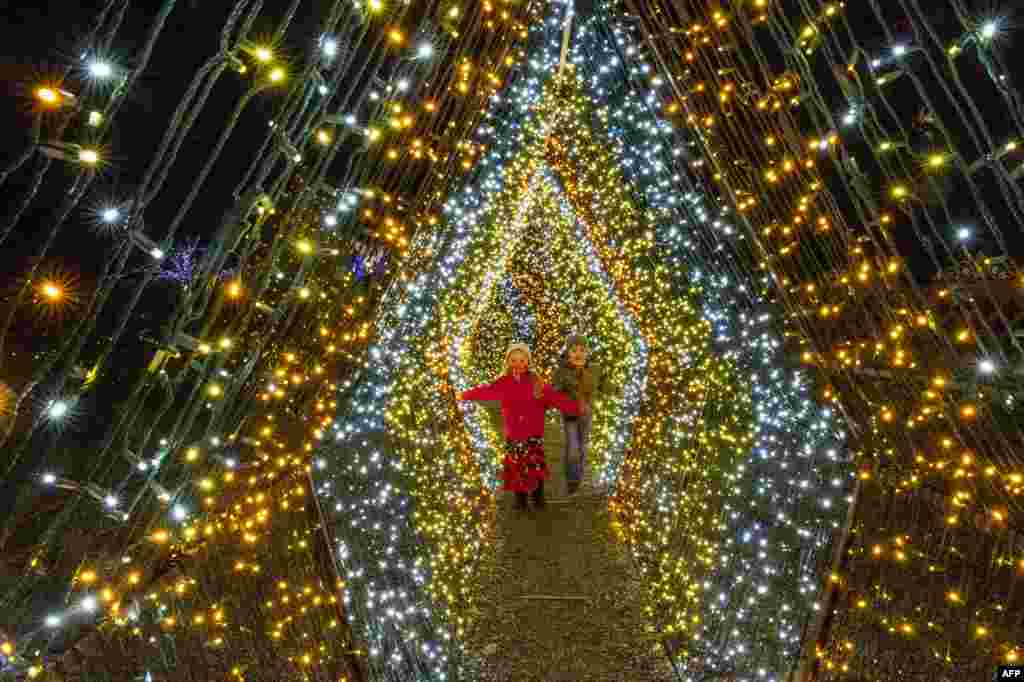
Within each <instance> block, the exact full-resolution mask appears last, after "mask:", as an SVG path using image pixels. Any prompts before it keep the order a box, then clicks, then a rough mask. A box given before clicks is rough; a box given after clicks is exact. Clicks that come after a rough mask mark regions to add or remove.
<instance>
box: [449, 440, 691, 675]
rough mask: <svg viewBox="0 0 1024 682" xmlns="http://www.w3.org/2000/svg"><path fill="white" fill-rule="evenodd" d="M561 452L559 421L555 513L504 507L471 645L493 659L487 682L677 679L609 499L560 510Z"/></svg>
mask: <svg viewBox="0 0 1024 682" xmlns="http://www.w3.org/2000/svg"><path fill="white" fill-rule="evenodd" d="M561 447H562V434H561V426H560V424H559V423H558V422H556V421H553V420H552V421H549V423H548V428H547V438H546V446H545V449H546V452H547V460H548V466H549V467H550V468H551V478H550V479H549V480H548V481H547V484H546V488H547V495H548V500H549V503H548V506H547V507H546V508H545V509H540V510H537V509H534V508H533V507H532V504H531V508H530V510H529V511H528V512H521V511H515V510H513V509H512V500H511V499H510V498H509V497H505V498H504V499H500V500H499V503H498V504H499V510H498V523H497V524H496V528H495V533H496V537H495V538H493V539H492V540H493V541H492V542H491V543H489V545H488V546H489V547H490V551H489V552H488V554H487V556H486V557H483V566H482V569H481V573H480V575H481V581H480V589H481V595H482V596H483V598H482V600H481V602H480V603H482V604H484V605H485V606H484V607H483V609H482V612H481V613H480V614H478V620H477V627H476V628H475V629H474V630H473V632H472V633H471V634H470V635H469V638H468V642H467V644H469V647H468V648H469V650H470V651H473V652H476V653H477V654H478V655H479V656H480V657H481V658H482V659H483V662H482V665H483V671H482V674H481V680H484V681H490V682H591V681H592V682H613V681H614V682H626V681H634V680H636V681H645V682H646V681H648V680H650V681H652V682H660V681H661V680H664V681H665V682H669V681H670V680H675V679H676V678H675V677H674V675H673V674H672V673H671V670H670V668H669V666H668V663H667V661H666V659H665V656H664V654H663V653H661V649H660V647H656V644H655V640H654V639H653V638H652V635H651V633H650V632H649V631H648V628H647V627H646V624H645V622H644V618H643V614H642V612H641V609H642V604H641V602H640V599H639V596H638V595H639V590H638V587H639V586H638V584H637V582H636V581H635V580H633V579H632V575H633V573H632V571H631V568H630V565H629V563H628V560H627V557H626V555H625V553H624V551H623V549H622V547H621V546H620V545H619V544H618V542H617V541H616V539H615V537H614V534H613V531H612V529H611V528H610V526H609V514H608V512H607V508H606V505H605V504H604V501H603V499H602V498H600V497H597V496H593V495H588V491H587V490H583V491H581V493H580V496H578V497H576V498H574V499H572V500H571V501H569V502H567V503H560V501H561V500H565V499H566V498H565V476H564V472H563V471H562V466H561ZM531 596H544V597H556V598H553V599H530V598H529V597H531Z"/></svg>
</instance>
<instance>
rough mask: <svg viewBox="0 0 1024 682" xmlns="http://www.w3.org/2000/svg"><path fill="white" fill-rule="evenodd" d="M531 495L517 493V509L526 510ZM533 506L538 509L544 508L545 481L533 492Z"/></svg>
mask: <svg viewBox="0 0 1024 682" xmlns="http://www.w3.org/2000/svg"><path fill="white" fill-rule="evenodd" d="M530 495H531V493H516V509H526V500H527V498H528V497H529V496H530ZM532 495H533V504H534V505H535V506H537V507H543V506H544V481H541V482H540V483H538V484H537V489H536V490H534V491H533V493H532Z"/></svg>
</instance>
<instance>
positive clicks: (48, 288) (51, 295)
mask: <svg viewBox="0 0 1024 682" xmlns="http://www.w3.org/2000/svg"><path fill="white" fill-rule="evenodd" d="M40 291H42V293H43V296H44V297H45V298H46V299H47V300H48V301H53V302H57V301H59V300H61V298H63V297H64V290H63V289H61V288H60V287H59V286H57V285H56V284H54V283H53V282H44V283H43V285H42V287H40Z"/></svg>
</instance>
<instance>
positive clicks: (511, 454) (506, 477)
mask: <svg viewBox="0 0 1024 682" xmlns="http://www.w3.org/2000/svg"><path fill="white" fill-rule="evenodd" d="M548 476H550V473H549V472H548V463H547V460H546V459H545V458H544V439H543V438H530V439H527V440H507V441H505V468H504V471H502V473H501V478H502V480H503V481H504V482H505V483H504V485H503V486H502V490H510V491H512V492H514V493H532V492H533V491H534V490H536V489H537V486H538V485H539V484H540V482H541V481H543V480H544V479H545V478H547V477H548Z"/></svg>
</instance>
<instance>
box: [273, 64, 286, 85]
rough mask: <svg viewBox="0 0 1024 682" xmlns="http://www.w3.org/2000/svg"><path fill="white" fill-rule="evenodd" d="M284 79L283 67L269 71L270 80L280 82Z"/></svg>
mask: <svg viewBox="0 0 1024 682" xmlns="http://www.w3.org/2000/svg"><path fill="white" fill-rule="evenodd" d="M283 80H284V69H282V68H280V67H278V68H276V69H274V70H273V71H271V72H270V82H271V83H280V82H281V81H283Z"/></svg>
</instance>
